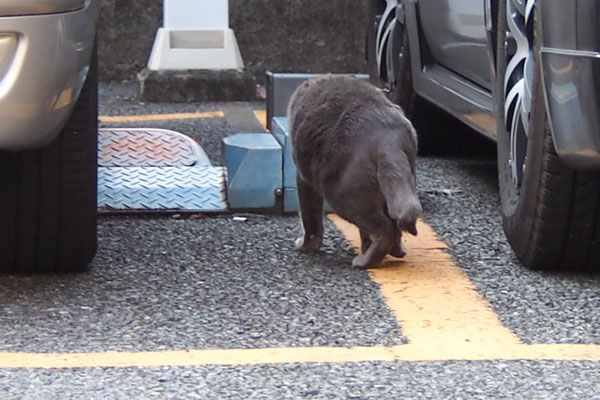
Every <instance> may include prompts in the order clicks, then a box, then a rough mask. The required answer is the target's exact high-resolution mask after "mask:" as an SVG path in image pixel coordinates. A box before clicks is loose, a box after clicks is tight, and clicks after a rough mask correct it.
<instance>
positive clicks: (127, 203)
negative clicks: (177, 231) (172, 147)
mask: <svg viewBox="0 0 600 400" xmlns="http://www.w3.org/2000/svg"><path fill="white" fill-rule="evenodd" d="M225 173H226V172H225V168H223V167H212V166H203V167H165V168H159V167H101V168H98V208H99V210H100V211H104V212H113V211H135V210H140V211H143V210H161V211H167V210H180V211H203V212H208V211H224V210H227V199H226V190H225Z"/></svg>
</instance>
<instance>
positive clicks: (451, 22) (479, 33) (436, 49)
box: [417, 0, 491, 90]
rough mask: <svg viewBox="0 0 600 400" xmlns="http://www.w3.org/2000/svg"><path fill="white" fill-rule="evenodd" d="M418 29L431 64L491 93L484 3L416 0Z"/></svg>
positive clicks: (467, 0)
mask: <svg viewBox="0 0 600 400" xmlns="http://www.w3.org/2000/svg"><path fill="white" fill-rule="evenodd" d="M417 4H418V9H419V18H420V27H421V29H422V33H423V38H424V40H425V42H426V44H427V46H428V48H429V50H430V51H431V54H432V56H433V59H434V60H435V63H437V64H439V65H441V66H443V67H445V68H447V69H449V70H451V71H453V72H455V73H457V74H459V75H461V76H463V77H464V78H466V79H468V80H470V81H472V82H474V83H476V84H477V85H480V86H482V87H484V88H486V89H488V90H491V68H490V61H489V57H488V47H487V36H486V29H485V12H484V9H485V7H484V0H419V1H418V3H417Z"/></svg>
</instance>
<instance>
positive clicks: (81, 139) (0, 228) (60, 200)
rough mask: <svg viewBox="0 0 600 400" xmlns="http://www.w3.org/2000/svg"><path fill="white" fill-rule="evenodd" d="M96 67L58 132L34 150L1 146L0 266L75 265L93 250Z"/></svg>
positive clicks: (62, 268) (52, 268)
mask: <svg viewBox="0 0 600 400" xmlns="http://www.w3.org/2000/svg"><path fill="white" fill-rule="evenodd" d="M97 136H98V72H97V57H96V51H95V50H94V55H93V58H92V61H91V65H90V69H89V71H88V76H87V79H86V82H85V84H84V86H83V89H82V91H81V94H80V96H79V99H78V100H77V103H76V105H75V107H74V109H73V111H72V114H71V116H70V118H69V119H68V121H67V123H66V125H65V126H64V128H63V129H62V131H61V132H60V134H59V136H58V137H57V138H56V139H55V140H54V141H53V142H52V143H51V144H50V145H48V146H46V147H44V148H42V149H39V150H28V151H19V152H11V151H0V272H4V273H6V272H19V273H20V272H66V271H80V270H82V269H84V268H85V267H86V266H87V264H88V263H89V262H90V261H91V260H92V258H93V257H94V255H95V253H96V247H97V244H96V213H97V206H96V204H97V199H96V196H97V187H96V185H97V178H96V174H97Z"/></svg>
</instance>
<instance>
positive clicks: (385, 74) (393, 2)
mask: <svg viewBox="0 0 600 400" xmlns="http://www.w3.org/2000/svg"><path fill="white" fill-rule="evenodd" d="M397 6H398V0H387V1H386V2H385V9H384V10H383V13H382V15H381V19H380V24H379V26H378V28H377V37H376V41H375V43H376V47H375V51H376V55H377V68H378V71H379V73H380V77H381V79H382V80H383V84H384V86H385V87H384V89H386V90H392V89H393V85H394V83H395V80H396V79H395V76H394V72H395V70H394V67H395V65H396V64H397V61H398V58H399V57H401V56H402V48H399V47H398V46H399V45H400V44H399V43H398V42H399V41H398V40H392V37H393V36H394V35H395V34H396V33H397V29H398V28H399V24H398V23H397V20H396V7H397Z"/></svg>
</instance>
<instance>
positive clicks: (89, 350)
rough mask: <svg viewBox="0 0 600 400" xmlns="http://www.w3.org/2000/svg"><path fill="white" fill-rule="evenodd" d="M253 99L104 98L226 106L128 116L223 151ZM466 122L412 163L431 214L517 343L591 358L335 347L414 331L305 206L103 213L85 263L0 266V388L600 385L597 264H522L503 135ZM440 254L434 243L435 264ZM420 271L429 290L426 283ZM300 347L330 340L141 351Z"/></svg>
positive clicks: (381, 390)
mask: <svg viewBox="0 0 600 400" xmlns="http://www.w3.org/2000/svg"><path fill="white" fill-rule="evenodd" d="M255 109H264V103H262V102H256V103H229V104H219V103H197V104H173V103H147V104H142V103H139V102H137V100H136V99H135V95H134V87H132V86H127V85H111V86H103V87H102V88H101V106H100V112H99V113H100V115H113V116H116V115H140V114H167V113H174V112H178V113H181V112H197V111H211V110H225V117H224V118H208V119H204V118H203V119H178V120H166V121H160V122H151V123H150V122H143V123H127V124H121V125H120V126H128V127H132V126H152V127H161V128H166V129H171V130H175V131H179V132H182V133H185V134H187V135H189V136H190V137H192V138H194V139H195V140H197V141H198V142H199V143H200V144H201V145H202V146H203V148H204V149H205V151H206V152H207V153H208V155H209V158H210V159H211V161H212V162H213V164H215V165H220V164H222V158H221V153H220V142H221V139H222V138H223V137H226V136H229V135H231V134H233V133H237V132H251V131H257V130H259V129H260V125H259V124H257V121H256V119H255V118H254V115H253V113H252V111H253V110H255ZM103 125H106V124H103ZM110 126H116V125H114V124H112V125H110ZM457 130H460V129H458V128H457V127H453V128H452V129H449V130H448V132H441V134H454V135H458V136H459V137H460V142H459V143H460V145H459V146H457V147H456V148H455V149H454V151H453V152H452V153H450V154H441V155H434V156H428V157H420V158H419V160H418V165H417V171H418V174H417V184H418V188H419V196H420V198H421V201H422V204H423V207H424V212H425V213H424V216H423V219H424V221H425V222H426V223H428V224H429V225H431V227H433V229H434V230H435V231H436V232H437V234H438V235H439V237H440V238H441V239H442V240H443V241H444V242H445V243H446V244H447V245H448V250H447V251H448V253H449V254H450V255H451V256H452V259H453V260H454V263H455V264H456V266H457V267H458V268H459V269H460V270H462V271H463V272H464V274H466V276H467V277H468V279H469V280H470V282H471V283H472V284H473V285H475V287H476V290H477V292H478V293H479V294H480V295H481V296H482V297H483V299H484V300H485V301H487V302H489V305H490V307H491V309H492V311H493V312H494V313H495V314H496V315H497V317H498V319H499V320H500V321H501V323H502V324H503V325H504V327H505V328H506V329H507V330H508V331H510V332H512V333H513V334H515V335H516V336H517V337H518V339H519V340H520V341H521V342H522V343H523V344H526V345H535V344H549V345H561V344H581V345H582V346H590V347H584V348H585V349H588V348H589V349H590V350H589V354H591V355H592V357H590V359H591V361H590V360H585V359H574V358H573V357H570V356H569V355H568V354H565V355H564V357H561V356H552V357H548V358H550V359H510V360H503V359H501V358H500V359H485V358H483V359H474V360H467V359H465V360H452V359H439V360H431V361H410V360H405V359H397V360H391V361H390V360H387V359H385V357H383V358H381V359H378V358H377V356H373V359H372V360H369V359H368V358H369V357H368V356H367V357H366V359H365V360H359V361H339V360H337V361H336V360H333V361H331V360H329V359H328V356H331V354H328V353H333V352H334V351H335V349H339V348H344V349H353V348H364V349H366V351H367V355H368V351H369V350H368V349H373V354H375V353H376V352H377V351H379V350H381V349H387V348H400V349H401V348H402V346H405V345H410V340H409V338H408V337H406V335H405V333H404V332H403V329H402V317H401V316H397V315H394V312H393V311H392V310H391V308H390V306H389V304H388V303H387V301H388V300H387V299H386V298H385V297H384V296H383V294H382V292H381V290H380V287H379V285H378V284H377V283H376V282H375V281H374V280H373V279H372V277H371V276H370V274H369V273H368V272H367V271H363V270H359V269H356V268H353V267H352V266H351V260H352V257H353V254H354V253H353V250H352V249H351V247H350V246H349V245H348V243H347V242H346V240H345V238H344V236H343V235H342V234H341V233H340V232H339V231H338V230H337V229H336V228H335V227H334V225H333V224H332V223H331V222H329V221H328V222H327V224H326V228H327V229H326V236H325V241H324V247H323V250H322V251H321V252H319V253H316V254H303V253H299V252H296V251H294V250H293V240H294V239H295V237H296V236H297V235H299V233H300V226H299V223H298V219H297V216H294V215H258V214H246V215H244V216H245V217H246V220H245V221H235V220H233V218H232V217H233V215H231V214H221V215H195V216H194V217H192V216H191V215H188V214H185V213H181V214H178V215H156V214H139V215H102V216H100V219H99V231H98V235H99V250H98V254H97V256H96V258H95V259H94V261H93V262H92V264H91V265H90V268H89V269H88V270H87V271H86V272H84V273H79V274H70V275H29V276H23V275H8V276H2V277H0V304H1V306H0V321H1V324H2V335H1V336H0V363H2V366H3V367H2V368H0V398H2V399H58V398H60V399H63V398H69V399H125V398H135V399H155V398H161V399H187V398H190V399H196V398H197V399H395V398H414V399H450V398H452V399H490V398H505V399H542V398H543V399H582V398H585V399H594V398H600V394H599V393H600V390H599V389H600V368H599V367H600V361H599V360H600V351H599V350H598V347H596V346H593V345H599V344H600V314H599V313H598V310H599V309H600V276H598V275H582V274H579V275H572V274H571V275H570V274H559V273H540V272H535V271H531V270H528V269H525V268H523V267H522V266H520V265H519V263H518V261H517V260H516V258H515V257H514V255H513V254H512V252H511V250H510V247H509V246H508V244H507V242H506V240H505V238H504V235H503V233H502V228H501V221H500V214H499V207H500V204H499V199H498V188H497V178H496V164H495V152H494V148H493V147H494V146H493V144H491V143H486V142H485V141H480V140H477V139H476V138H475V137H474V136H473V134H472V133H470V132H463V131H462V130H460V132H458V131H457ZM409 252H410V248H409ZM436 262H437V261H436V259H435V258H432V260H431V263H432V266H433V265H434V264H435V263H436ZM422 284H423V287H424V288H425V289H424V290H425V292H426V291H427V290H428V289H427V288H428V286H427V285H428V282H423V283H422ZM415 301H417V300H415ZM445 306H446V305H444V304H439V307H440V308H444V307H445ZM433 345H439V343H437V344H433V343H432V346H433ZM298 348H299V349H312V348H315V349H317V350H318V351H321V349H322V353H323V357H322V358H319V357H320V356H319V357H317V358H315V359H313V360H311V361H308V362H286V361H285V359H284V360H283V361H282V360H277V359H276V358H274V357H270V358H269V357H266V358H264V359H260V358H259V359H256V360H253V361H252V362H247V363H244V362H241V363H239V364H234V363H232V364H227V363H225V364H223V363H219V362H215V363H211V362H210V360H208V361H206V360H205V361H206V362H199V363H197V364H196V365H179V364H177V363H174V364H169V363H165V364H164V365H153V366H147V365H143V363H140V364H139V365H137V364H136V362H137V361H135V360H138V358H135V357H138V356H139V355H140V354H146V353H148V354H149V355H148V357H154V356H156V352H158V353H160V352H165V353H169V352H173V351H175V352H176V351H179V350H184V351H189V352H193V351H195V350H214V351H216V352H220V351H223V352H226V354H228V355H230V354H233V357H235V355H236V354H237V353H236V351H238V350H252V349H258V350H263V351H265V352H266V353H268V352H269V351H270V349H298ZM328 349H331V350H330V351H328ZM307 351H308V350H307ZM13 353H17V355H18V354H21V356H20V357H22V358H23V359H27V358H28V357H30V355H31V354H33V355H39V354H40V353H41V354H42V355H44V354H59V356H58V358H57V359H58V360H59V361H60V358H61V357H62V358H65V359H66V358H68V357H69V355H73V354H75V355H80V356H81V357H84V356H86V355H88V354H92V355H97V354H108V356H110V357H114V358H116V359H119V357H125V358H126V357H132V360H133V361H131V365H128V366H123V367H114V366H107V365H110V364H102V363H100V365H99V366H89V367H72V368H69V367H67V368H56V367H55V368H53V367H47V366H45V367H41V366H40V365H41V364H40V365H37V366H36V365H35V363H34V364H32V365H31V366H30V367H29V368H23V367H11V365H10V362H8V361H5V359H7V354H9V355H10V354H13ZM211 354H212V353H204V352H203V353H201V355H202V357H207V358H209V357H212V355H211ZM218 354H220V353H218ZM261 354H262V353H261ZM465 358H468V357H465ZM319 360H324V361H319ZM328 360H329V361H328ZM121 361H122V360H121ZM121 361H117V363H118V362H121ZM122 362H123V363H124V364H127V362H126V360H125V361H122ZM16 364H18V362H15V365H16ZM159 364H160V363H159ZM57 366H58V364H57Z"/></svg>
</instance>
